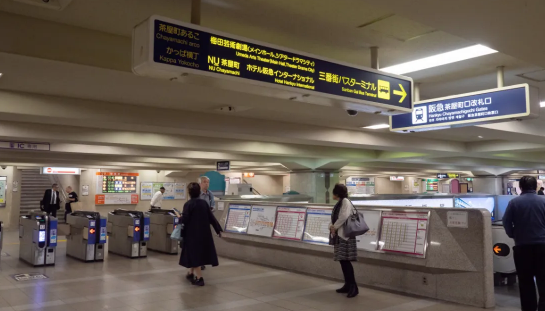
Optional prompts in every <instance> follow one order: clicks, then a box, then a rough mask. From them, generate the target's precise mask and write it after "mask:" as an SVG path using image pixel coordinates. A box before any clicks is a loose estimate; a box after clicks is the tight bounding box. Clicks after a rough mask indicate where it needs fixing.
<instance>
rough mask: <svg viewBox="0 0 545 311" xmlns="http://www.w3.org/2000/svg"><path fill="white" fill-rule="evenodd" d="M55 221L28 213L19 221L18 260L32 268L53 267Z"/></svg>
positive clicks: (40, 214)
mask: <svg viewBox="0 0 545 311" xmlns="http://www.w3.org/2000/svg"><path fill="white" fill-rule="evenodd" d="M56 247H57V219H56V218H55V217H52V216H48V215H47V214H46V213H45V212H42V211H34V210H33V211H30V214H29V215H25V216H21V218H20V219H19V259H21V260H23V261H25V262H27V263H29V264H31V265H33V266H35V267H36V266H52V265H55V250H56Z"/></svg>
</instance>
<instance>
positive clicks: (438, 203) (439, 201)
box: [352, 197, 454, 207]
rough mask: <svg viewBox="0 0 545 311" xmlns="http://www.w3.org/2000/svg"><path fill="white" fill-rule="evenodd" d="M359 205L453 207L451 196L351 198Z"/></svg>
mask: <svg viewBox="0 0 545 311" xmlns="http://www.w3.org/2000/svg"><path fill="white" fill-rule="evenodd" d="M352 203H353V204H354V205H359V206H406V207H411V206H414V207H454V202H453V199H452V197H448V198H422V199H405V198H403V199H390V200H357V199H355V200H353V201H352Z"/></svg>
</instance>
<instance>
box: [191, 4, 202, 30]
mask: <svg viewBox="0 0 545 311" xmlns="http://www.w3.org/2000/svg"><path fill="white" fill-rule="evenodd" d="M191 24H195V25H200V24H201V0H191Z"/></svg>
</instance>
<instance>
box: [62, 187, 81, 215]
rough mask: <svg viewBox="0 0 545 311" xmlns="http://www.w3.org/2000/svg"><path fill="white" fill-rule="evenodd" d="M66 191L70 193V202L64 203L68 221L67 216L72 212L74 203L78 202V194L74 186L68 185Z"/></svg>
mask: <svg viewBox="0 0 545 311" xmlns="http://www.w3.org/2000/svg"><path fill="white" fill-rule="evenodd" d="M66 193H68V202H66V204H65V205H64V221H65V222H66V221H67V218H66V216H67V215H68V214H70V213H72V203H76V202H78V201H79V200H78V194H77V193H76V192H75V191H74V190H73V189H72V187H70V186H68V187H66Z"/></svg>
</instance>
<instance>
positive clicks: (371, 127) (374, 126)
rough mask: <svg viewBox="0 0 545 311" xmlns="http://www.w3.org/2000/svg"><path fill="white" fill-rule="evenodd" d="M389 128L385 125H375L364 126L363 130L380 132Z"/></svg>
mask: <svg viewBox="0 0 545 311" xmlns="http://www.w3.org/2000/svg"><path fill="white" fill-rule="evenodd" d="M389 127H390V125H389V124H386V123H383V124H375V125H369V126H364V127H363V128H364V129H370V130H379V129H385V128H389Z"/></svg>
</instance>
